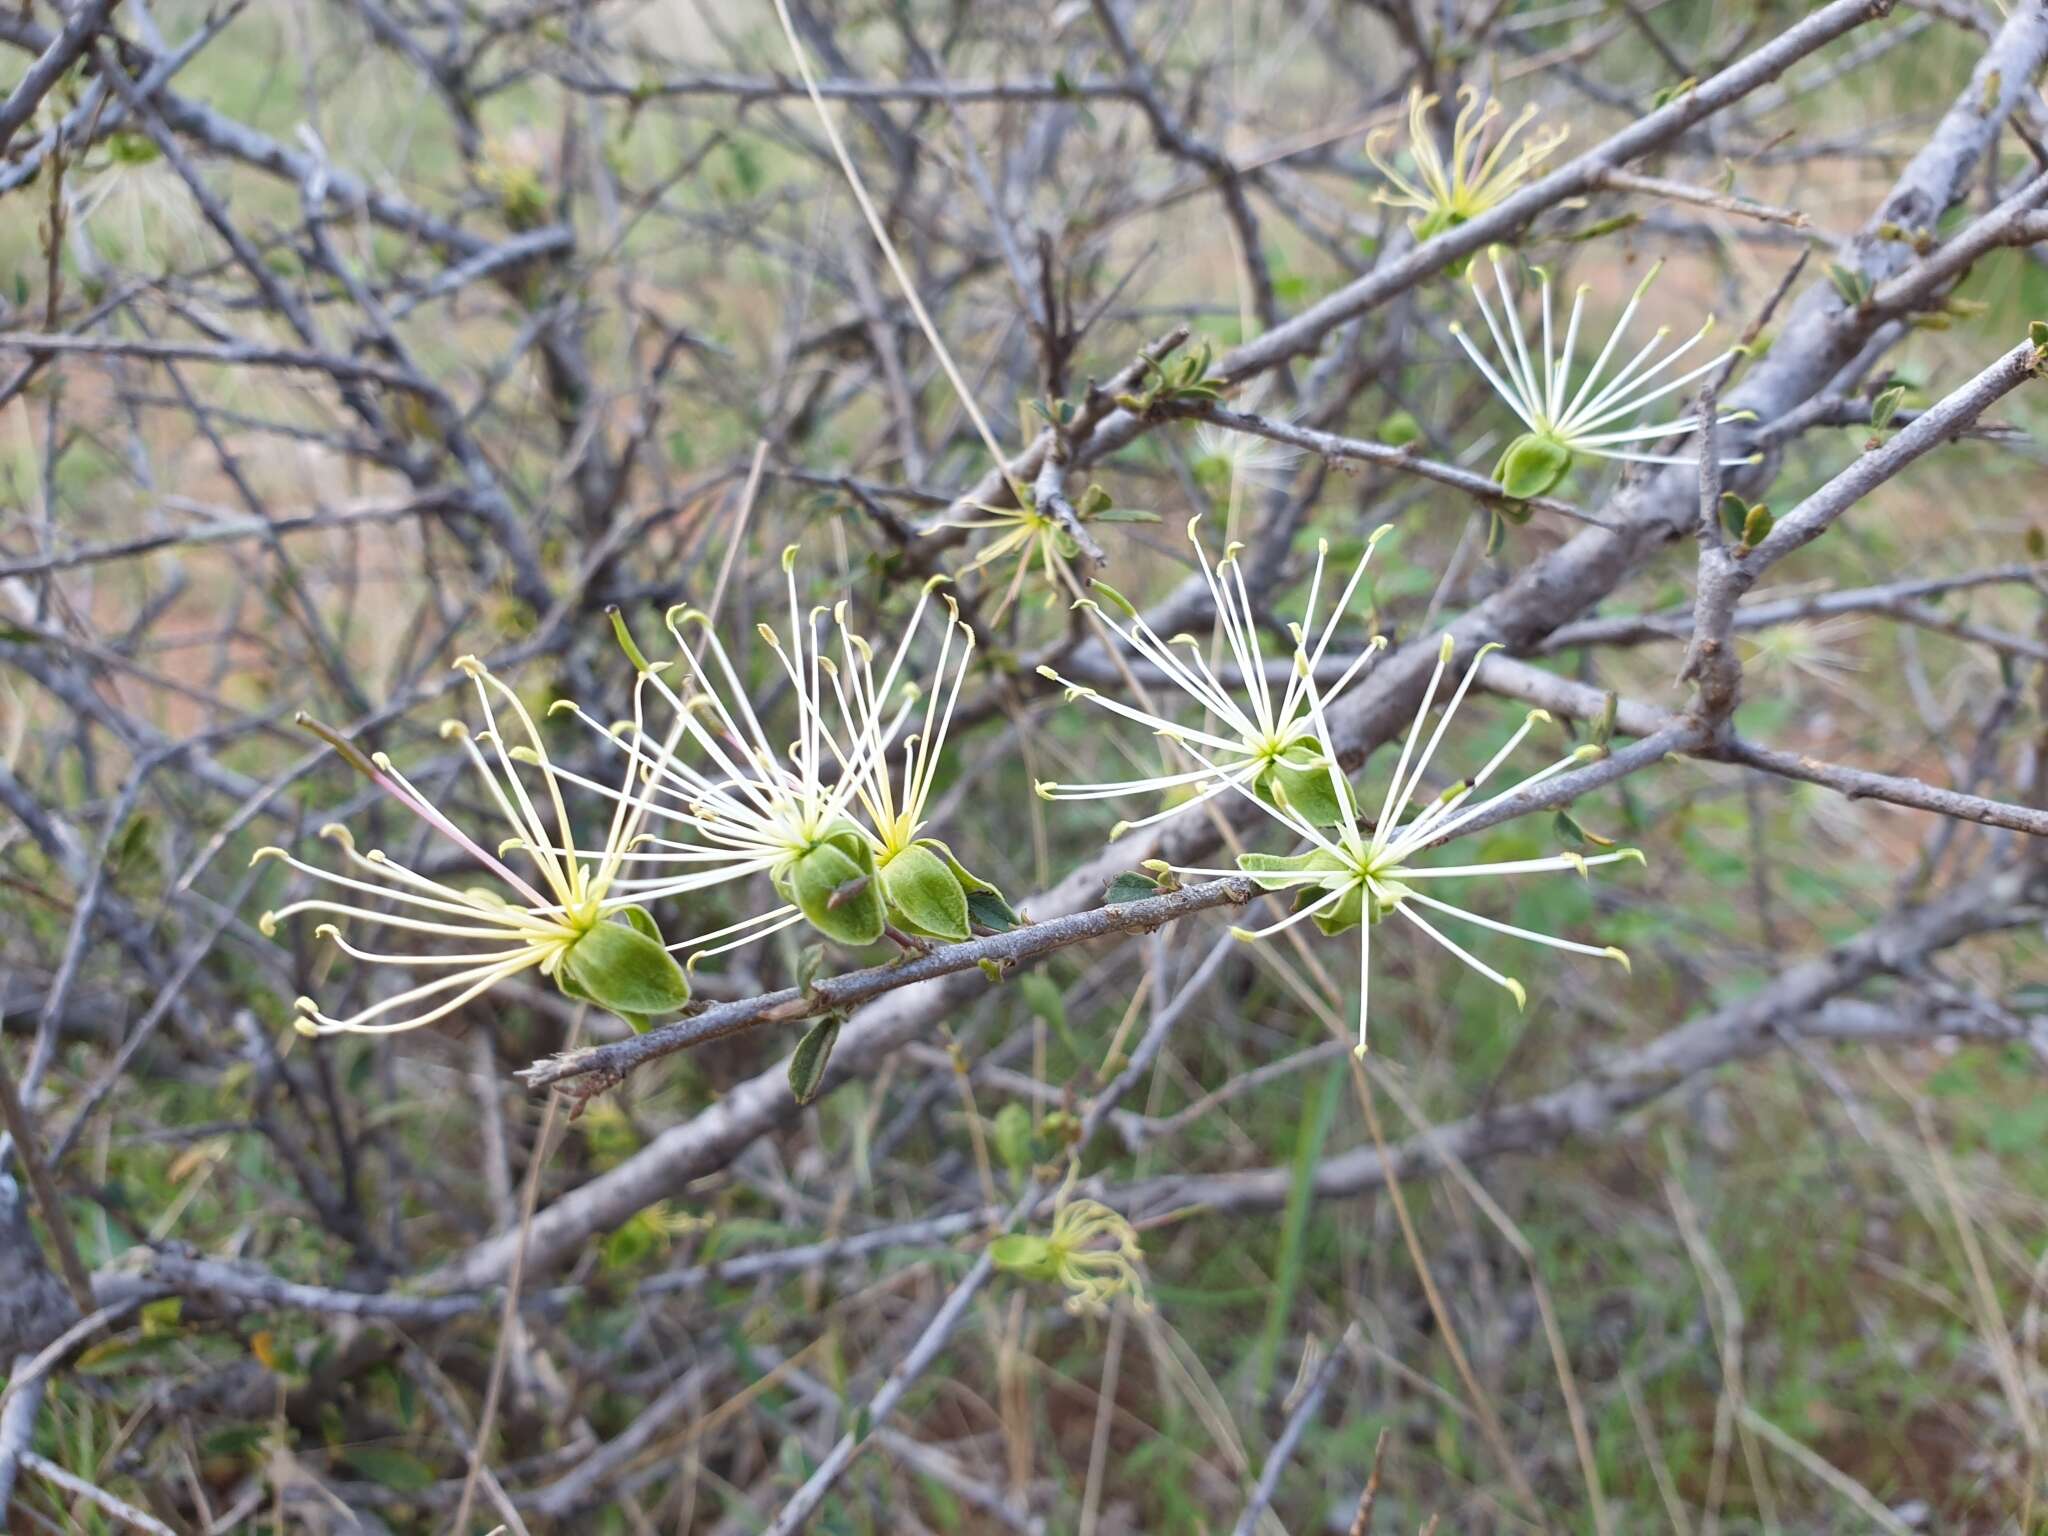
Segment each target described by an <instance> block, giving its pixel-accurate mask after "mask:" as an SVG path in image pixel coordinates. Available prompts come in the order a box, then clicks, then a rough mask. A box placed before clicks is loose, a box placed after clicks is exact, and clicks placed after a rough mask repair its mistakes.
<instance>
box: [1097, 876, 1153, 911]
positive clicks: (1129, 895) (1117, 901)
mask: <svg viewBox="0 0 2048 1536" xmlns="http://www.w3.org/2000/svg"><path fill="white" fill-rule="evenodd" d="M1158 894H1159V883H1158V882H1157V881H1156V880H1153V879H1152V878H1151V877H1149V876H1147V875H1141V874H1139V873H1137V872H1136V871H1135V870H1129V869H1127V870H1125V871H1124V872H1123V873H1122V874H1120V875H1118V876H1117V877H1116V878H1115V879H1114V880H1112V881H1110V882H1109V885H1108V887H1107V888H1106V889H1105V890H1104V891H1103V893H1102V904H1103V905H1104V906H1106V907H1120V906H1123V905H1124V904H1125V903H1126V902H1132V901H1143V900H1145V899H1146V898H1147V897H1148V896H1157V895H1158Z"/></svg>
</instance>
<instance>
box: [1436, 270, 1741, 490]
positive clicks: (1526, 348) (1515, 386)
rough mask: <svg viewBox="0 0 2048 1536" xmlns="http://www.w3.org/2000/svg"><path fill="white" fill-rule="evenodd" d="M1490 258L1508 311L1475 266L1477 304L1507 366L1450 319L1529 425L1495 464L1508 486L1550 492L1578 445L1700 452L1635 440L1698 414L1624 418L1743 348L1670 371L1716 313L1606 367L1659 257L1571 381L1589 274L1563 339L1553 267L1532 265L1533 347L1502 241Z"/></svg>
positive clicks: (1729, 416) (1652, 458)
mask: <svg viewBox="0 0 2048 1536" xmlns="http://www.w3.org/2000/svg"><path fill="white" fill-rule="evenodd" d="M1490 265H1491V266H1492V268H1493V276H1494V295H1495V297H1496V298H1497V299H1498V300H1499V301H1500V307H1501V312H1502V313H1501V318H1499V319H1496V318H1495V316H1494V312H1493V306H1492V305H1491V304H1489V303H1488V302H1487V300H1486V293H1485V290H1484V288H1482V287H1481V285H1480V282H1479V279H1478V278H1477V277H1476V276H1475V277H1474V278H1473V279H1472V297H1473V299H1474V300H1475V301H1476V302H1477V303H1478V305H1479V314H1480V317H1481V318H1482V319H1483V320H1484V321H1485V322H1486V330H1487V334H1488V335H1489V336H1491V337H1492V338H1493V346H1494V351H1495V353H1496V354H1497V355H1498V357H1499V360H1500V367H1499V368H1498V369H1496V368H1495V367H1494V365H1493V364H1492V363H1491V362H1489V361H1487V358H1486V354H1485V353H1483V352H1481V351H1480V350H1479V348H1478V347H1477V346H1475V345H1474V344H1473V342H1472V339H1471V337H1470V336H1468V335H1467V334H1466V332H1465V328H1464V327H1463V326H1462V325H1459V324H1457V323H1456V322H1455V321H1454V322H1452V325H1451V334H1452V335H1453V336H1454V337H1456V338H1457V342H1458V345H1459V346H1461V347H1463V348H1464V349H1465V353H1466V355H1467V356H1468V357H1470V358H1471V359H1472V361H1473V363H1474V364H1475V365H1476V366H1477V367H1478V369H1479V371H1480V372H1481V373H1482V374H1484V375H1485V376H1486V381H1487V382H1488V383H1489V384H1491V385H1492V386H1493V388H1494V390H1495V392H1496V393H1497V394H1499V395H1500V397H1501V399H1503V400H1505V401H1506V402H1507V404H1508V407H1509V409H1511V410H1512V411H1514V413H1515V415H1516V416H1518V417H1520V418H1521V422H1522V425H1523V426H1524V427H1525V428H1526V429H1527V430H1526V431H1525V432H1524V433H1523V434H1522V435H1521V436H1520V437H1517V438H1516V439H1515V440H1514V441H1513V442H1511V443H1509V444H1508V446H1507V449H1506V451H1505V452H1503V453H1502V454H1501V457H1500V462H1499V463H1498V464H1497V465H1495V467H1494V471H1493V477H1494V479H1496V480H1497V481H1499V482H1500V484H1501V486H1502V488H1503V489H1504V490H1506V492H1507V493H1508V495H1509V496H1511V497H1513V498H1515V499H1516V500H1518V501H1523V500H1527V499H1528V498H1529V497H1531V496H1541V495H1543V494H1544V493H1546V492H1547V491H1549V490H1550V489H1551V488H1552V487H1553V486H1555V485H1556V484H1557V483H1558V482H1559V481H1560V480H1562V479H1563V478H1564V477H1565V475H1566V473H1567V472H1568V471H1569V470H1570V469H1571V467H1572V460H1573V458H1574V457H1576V456H1578V455H1580V454H1583V455H1585V456H1587V457H1588V458H1597V459H1626V460H1630V461H1632V462H1635V463H1642V464H1692V463H1696V462H1697V459H1696V458H1695V457H1688V456H1684V455H1679V456H1672V455H1667V454H1657V453H1646V452H1642V451H1640V450H1639V449H1638V448H1636V447H1635V446H1633V445H1636V444H1649V443H1655V442H1658V441H1660V440H1662V439H1664V438H1670V437H1683V436H1685V435H1686V434H1687V433H1690V432H1693V431H1695V430H1697V429H1698V427H1699V418H1698V417H1697V416H1696V415H1687V416H1680V417H1677V418H1675V419H1673V420H1671V421H1660V422H1653V423H1650V424H1648V425H1641V424H1638V425H1634V426H1629V425H1624V423H1626V422H1628V421H1629V420H1630V419H1631V418H1633V417H1634V416H1635V415H1636V414H1637V413H1638V412H1640V411H1642V410H1643V409H1645V408H1646V407H1648V406H1650V405H1652V404H1654V403H1656V402H1657V401H1659V400H1661V399H1663V398H1664V397H1665V396H1666V395H1669V394H1673V393H1675V392H1676V391H1678V390H1681V389H1683V388H1685V386H1686V385H1688V384H1690V383H1692V382H1693V380H1695V379H1699V378H1703V377H1705V376H1706V375H1707V374H1709V373H1712V372H1713V371H1714V370H1715V369H1716V368H1719V367H1720V366H1721V365H1722V364H1723V363H1725V362H1727V361H1728V359H1729V358H1731V357H1734V356H1735V355H1736V354H1737V353H1738V352H1741V351H1743V350H1744V349H1743V348H1742V347H1740V346H1734V347H1730V348H1728V349H1727V350H1726V351H1724V352H1721V353H1719V354H1718V355H1716V356H1714V357H1710V358H1708V359H1707V360H1706V361H1705V362H1703V363H1699V364H1697V365H1695V366H1694V367H1692V368H1690V369H1688V370H1687V371H1686V372H1684V373H1681V374H1678V375H1677V376H1676V377H1673V378H1666V377H1664V375H1665V374H1666V373H1667V372H1669V370H1670V369H1671V368H1672V366H1673V365H1674V364H1675V363H1677V362H1678V361H1679V360H1680V359H1681V358H1683V357H1685V356H1686V354H1687V353H1689V352H1691V351H1692V350H1693V349H1694V348H1695V347H1697V346H1698V345H1699V344H1700V343H1701V342H1702V341H1704V340H1706V337H1707V333H1708V332H1709V331H1711V330H1712V329H1713V328H1714V320H1713V317H1712V316H1711V315H1710V316H1708V317H1707V320H1706V323H1705V324H1703V325H1701V327H1700V328H1699V329H1698V330H1697V331H1695V332H1694V333H1693V334H1692V336H1691V337H1690V338H1689V339H1687V340H1685V341H1682V342H1680V343H1679V344H1678V345H1677V346H1675V347H1673V348H1671V349H1670V350H1669V351H1667V352H1665V354H1664V355H1663V356H1662V357H1658V356H1657V352H1658V349H1659V348H1660V347H1662V346H1663V345H1664V342H1665V340H1666V338H1667V337H1669V336H1670V334H1671V328H1670V327H1669V326H1660V327H1658V329H1657V332H1656V334H1655V335H1653V336H1652V337H1651V338H1650V339H1649V341H1648V342H1647V343H1645V344H1644V346H1643V348H1642V350H1640V351H1639V352H1637V353H1636V354H1635V355H1634V356H1633V357H1631V358H1630V359H1629V360H1628V361H1627V362H1626V363H1624V364H1622V366H1621V367H1619V368H1618V369H1616V370H1615V371H1614V373H1613V374H1612V375H1611V376H1610V375H1608V373H1607V366H1608V364H1609V363H1610V362H1612V361H1613V359H1614V356H1615V352H1616V350H1617V349H1618V348H1619V347H1620V346H1621V344H1622V337H1623V335H1624V334H1625V333H1626V332H1627V331H1628V327H1629V322H1630V321H1631V320H1633V319H1634V318H1635V314H1636V310H1637V308H1638V307H1640V306H1641V304H1642V302H1643V295H1644V294H1646V293H1648V292H1649V290H1650V284H1651V283H1653V282H1655V281H1656V278H1657V273H1658V270H1659V268H1661V266H1662V265H1663V264H1662V263H1661V262H1660V263H1658V264H1657V265H1655V266H1652V267H1651V268H1650V270H1649V273H1648V274H1647V275H1646V276H1645V277H1644V278H1643V280H1642V282H1641V283H1639V284H1638V285H1637V286H1636V291H1635V292H1634V293H1633V294H1632V295H1631V296H1630V297H1629V301H1628V305H1627V307H1626V308H1624V309H1623V310H1622V312H1621V318H1620V319H1619V320H1617V321H1616V322H1615V324H1614V329H1613V330H1612V331H1611V332H1609V333H1608V337H1607V344H1606V345H1605V346H1603V347H1602V348H1601V349H1600V354H1599V356H1597V357H1596V358H1594V359H1593V366H1592V367H1591V368H1589V369H1587V371H1586V374H1585V377H1584V378H1582V379H1580V380H1579V382H1578V384H1577V386H1576V387H1574V385H1573V382H1572V365H1573V362H1574V351H1575V348H1576V346H1577V343H1578V338H1579V322H1580V320H1581V319H1582V317H1583V316H1584V313H1585V308H1586V295H1587V293H1588V292H1589V291H1590V290H1589V289H1588V288H1587V287H1586V285H1584V284H1581V285H1580V287H1579V289H1578V292H1577V293H1576V294H1574V295H1573V297H1572V310H1571V316H1570V318H1569V319H1568V320H1567V321H1566V322H1565V327H1564V336H1563V339H1562V341H1561V342H1560V341H1558V340H1557V339H1556V338H1555V336H1554V333H1553V328H1552V305H1551V298H1550V274H1549V273H1548V272H1546V271H1544V270H1543V268H1541V267H1537V268H1535V269H1534V270H1535V272H1536V277H1537V281H1538V284H1539V286H1540V287H1541V290H1542V294H1543V314H1542V330H1541V332H1540V333H1539V335H1538V337H1537V341H1538V343H1539V344H1538V345H1537V346H1536V347H1535V348H1533V349H1532V347H1531V346H1530V339H1529V337H1528V335H1527V333H1526V332H1525V330H1524V328H1523V325H1522V319H1521V315H1520V313H1519V310H1518V306H1517V303H1516V298H1515V295H1514V294H1513V293H1511V292H1510V290H1509V284H1508V276H1507V272H1506V270H1505V269H1504V268H1503V267H1502V265H1501V259H1500V253H1499V251H1498V250H1496V251H1494V252H1493V253H1492V254H1491V257H1490ZM1749 414H1750V413H1748V412H1746V411H1727V412H1723V413H1722V414H1721V415H1720V416H1719V418H1718V419H1719V420H1720V421H1722V422H1731V421H1739V420H1747V419H1749ZM1756 457H1757V456H1756V455H1749V456H1747V457H1744V458H1737V459H1724V460H1723V461H1722V462H1723V463H1724V464H1730V465H1733V464H1750V463H1754V462H1756Z"/></svg>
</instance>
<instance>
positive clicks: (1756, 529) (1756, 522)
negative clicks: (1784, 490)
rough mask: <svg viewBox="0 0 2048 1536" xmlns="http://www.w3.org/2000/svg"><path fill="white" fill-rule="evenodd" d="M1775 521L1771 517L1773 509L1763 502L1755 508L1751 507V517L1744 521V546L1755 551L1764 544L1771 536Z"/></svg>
mask: <svg viewBox="0 0 2048 1536" xmlns="http://www.w3.org/2000/svg"><path fill="white" fill-rule="evenodd" d="M1774 521H1775V519H1773V518H1772V516H1771V509H1770V508H1769V507H1767V506H1765V505H1764V504H1763V503H1762V502H1758V503H1757V504H1756V505H1755V506H1753V507H1751V508H1750V509H1749V515H1748V516H1747V517H1745V518H1744V519H1743V520H1742V542H1743V546H1744V547H1745V548H1748V549H1755V548H1756V547H1757V545H1759V544H1761V543H1763V541H1764V540H1765V539H1767V538H1769V537H1770V536H1771V524H1772V523H1773V522H1774Z"/></svg>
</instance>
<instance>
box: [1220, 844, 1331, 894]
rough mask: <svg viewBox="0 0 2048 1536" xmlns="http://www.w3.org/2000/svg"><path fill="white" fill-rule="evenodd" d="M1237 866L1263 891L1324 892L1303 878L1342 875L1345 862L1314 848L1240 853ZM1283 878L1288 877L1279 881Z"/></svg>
mask: <svg viewBox="0 0 2048 1536" xmlns="http://www.w3.org/2000/svg"><path fill="white" fill-rule="evenodd" d="M1237 867H1238V868H1239V869H1241V870H1243V871H1244V872H1245V873H1246V874H1248V875H1250V876H1251V877H1252V879H1253V880H1254V881H1255V882H1257V884H1258V887H1259V889H1260V890H1262V891H1297V890H1316V889H1321V888H1322V886H1321V884H1320V882H1315V881H1307V880H1303V879H1301V878H1300V877H1301V876H1302V875H1304V874H1332V875H1334V874H1341V873H1342V872H1343V870H1344V864H1343V862H1342V861H1341V860H1340V859H1338V857H1337V856H1336V855H1335V854H1333V853H1330V852H1329V851H1328V850H1326V849H1322V848H1311V849H1309V851H1308V852H1307V853H1240V854H1239V855H1238V856H1237ZM1267 876H1273V877H1276V878H1270V879H1269V878H1266V877H1267ZM1280 876H1285V877H1287V878H1284V879H1283V878H1277V877H1280Z"/></svg>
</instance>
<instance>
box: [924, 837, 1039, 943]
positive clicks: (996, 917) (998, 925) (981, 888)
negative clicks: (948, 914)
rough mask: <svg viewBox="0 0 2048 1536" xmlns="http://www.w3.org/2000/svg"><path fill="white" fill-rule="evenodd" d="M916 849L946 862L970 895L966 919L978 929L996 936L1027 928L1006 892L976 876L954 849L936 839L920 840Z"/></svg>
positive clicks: (926, 838) (962, 888)
mask: <svg viewBox="0 0 2048 1536" xmlns="http://www.w3.org/2000/svg"><path fill="white" fill-rule="evenodd" d="M915 846H916V847H919V848H929V849H930V850H931V851H932V852H933V853H935V854H937V855H938V856H939V857H940V858H941V859H943V860H944V861H945V864H946V868H947V869H948V870H950V871H951V872H952V875H953V878H954V879H955V880H958V881H959V882H960V889H961V890H963V891H965V892H966V893H967V920H968V922H969V923H971V924H973V925H974V926H975V927H977V928H986V929H988V930H990V931H991V932H993V933H1008V932H1009V931H1010V930H1011V929H1012V928H1021V927H1023V926H1024V919H1023V918H1021V917H1019V916H1018V915H1017V909H1016V908H1015V907H1012V906H1011V905H1010V903H1009V902H1008V901H1007V900H1005V899H1004V897H1003V893H1002V892H1001V891H999V890H997V889H996V888H995V887H994V886H993V885H990V884H989V883H988V881H986V880H984V879H982V878H981V876H979V875H977V874H975V873H974V872H973V871H972V870H970V869H969V868H968V867H967V866H966V865H965V864H962V863H961V862H960V860H959V859H957V858H956V857H954V854H953V850H952V849H951V848H948V847H947V846H946V845H945V844H944V843H942V842H940V841H939V840H938V839H937V838H936V837H925V838H919V839H918V841H917V843H916V844H915Z"/></svg>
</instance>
